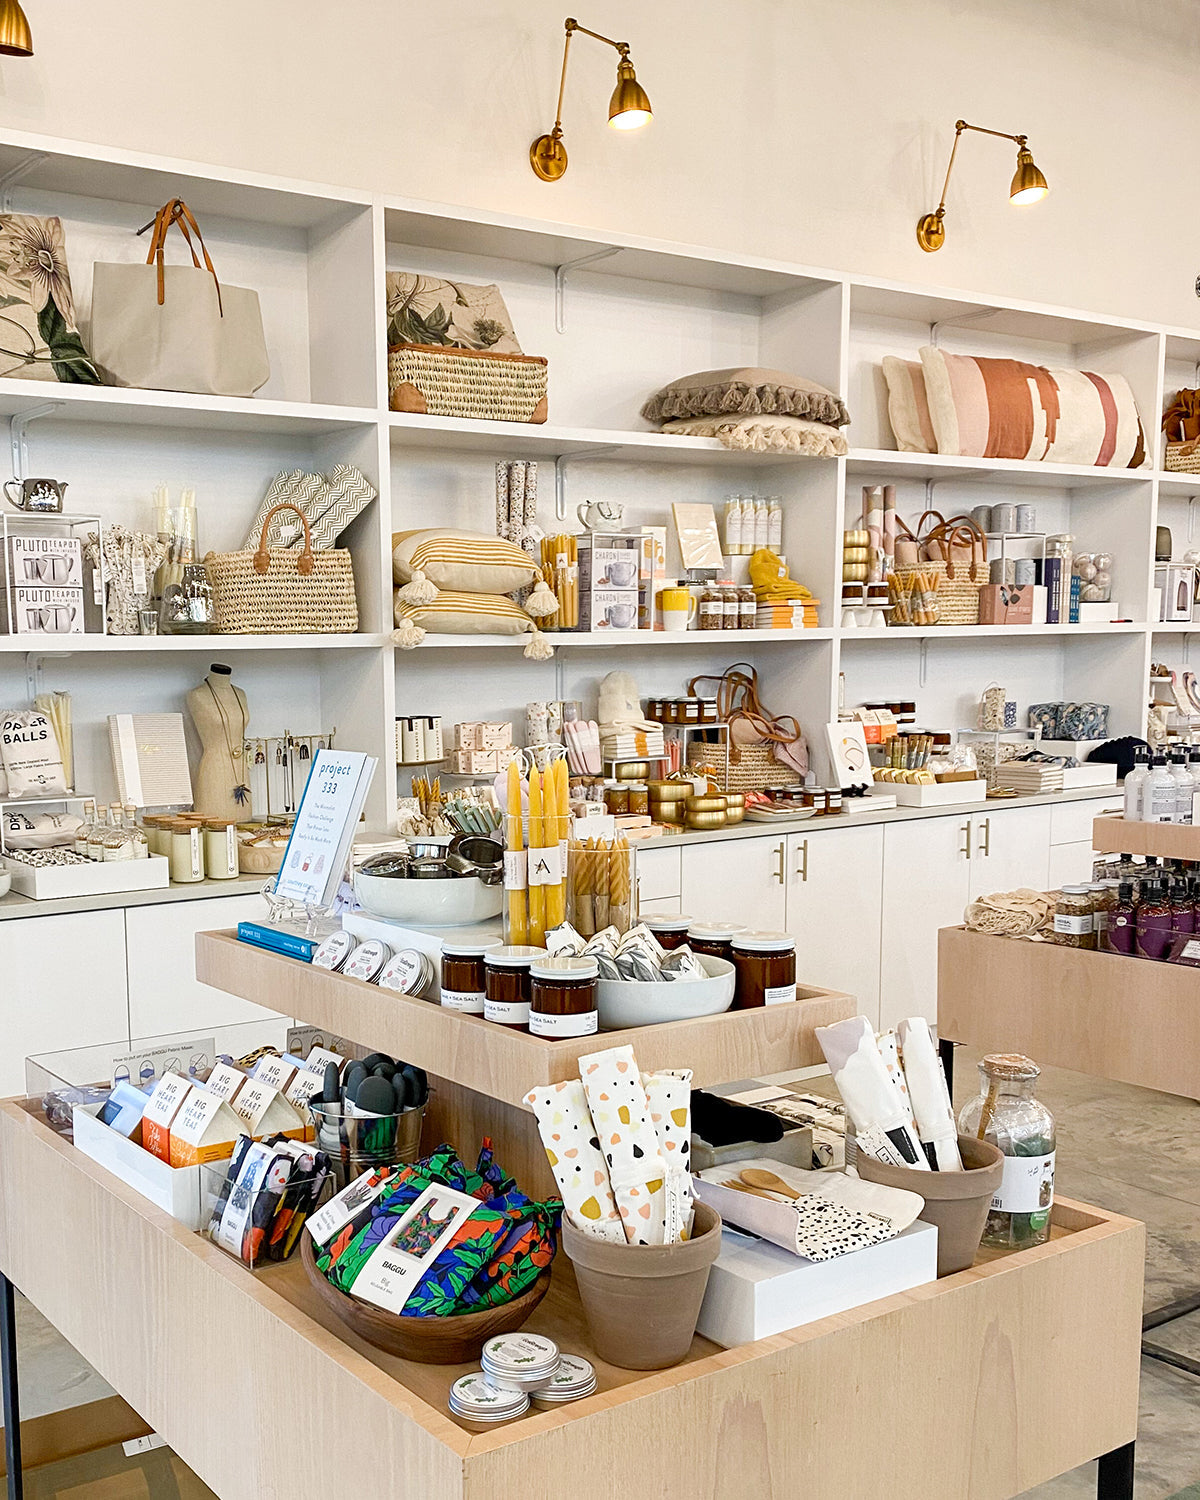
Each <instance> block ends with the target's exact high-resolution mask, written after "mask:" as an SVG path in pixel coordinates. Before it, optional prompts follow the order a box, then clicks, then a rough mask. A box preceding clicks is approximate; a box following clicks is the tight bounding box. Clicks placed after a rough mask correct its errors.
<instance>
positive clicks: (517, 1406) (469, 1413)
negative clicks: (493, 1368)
mask: <svg viewBox="0 0 1200 1500" xmlns="http://www.w3.org/2000/svg"><path fill="white" fill-rule="evenodd" d="M447 1405H448V1406H449V1407H450V1410H451V1411H452V1412H453V1413H454V1414H455V1416H457V1417H464V1418H466V1420H467V1421H469V1422H510V1421H512V1419H513V1418H514V1417H523V1416H524V1415H525V1413H526V1412H527V1411H528V1410H529V1397H528V1396H527V1395H526V1394H525V1392H524V1391H503V1390H499V1389H498V1388H497V1387H496V1386H494V1385H489V1384H488V1382H487V1381H486V1380H485V1379H484V1377H483V1375H482V1373H481V1372H480V1371H479V1370H476V1371H474V1372H473V1373H472V1374H470V1375H460V1376H459V1378H458V1379H457V1380H456V1381H455V1382H454V1384H453V1385H452V1386H451V1387H450V1396H449V1400H448V1401H447Z"/></svg>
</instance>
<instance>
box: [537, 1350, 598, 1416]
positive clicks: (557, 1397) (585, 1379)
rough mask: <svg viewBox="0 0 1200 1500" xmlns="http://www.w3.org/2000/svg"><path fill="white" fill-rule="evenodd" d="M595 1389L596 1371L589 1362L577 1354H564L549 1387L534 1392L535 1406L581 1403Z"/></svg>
mask: <svg viewBox="0 0 1200 1500" xmlns="http://www.w3.org/2000/svg"><path fill="white" fill-rule="evenodd" d="M595 1389H596V1371H595V1367H594V1366H593V1365H592V1363H591V1361H590V1360H586V1359H584V1358H583V1357H582V1356H581V1355H579V1354H564V1355H563V1356H562V1358H561V1359H560V1361H559V1365H558V1369H557V1370H556V1371H555V1372H554V1374H553V1375H552V1376H551V1377H550V1383H549V1385H545V1386H543V1387H542V1389H541V1390H540V1391H534V1393H533V1404H534V1405H535V1406H560V1405H562V1403H563V1402H566V1401H581V1400H582V1399H583V1397H584V1396H590V1395H591V1394H592V1392H593V1391H594V1390H595Z"/></svg>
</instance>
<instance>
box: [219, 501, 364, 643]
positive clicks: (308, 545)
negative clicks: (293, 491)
mask: <svg viewBox="0 0 1200 1500" xmlns="http://www.w3.org/2000/svg"><path fill="white" fill-rule="evenodd" d="M281 510H292V511H295V512H296V514H297V515H298V516H299V517H300V522H301V525H302V526H303V527H304V547H303V549H302V550H301V551H299V552H297V551H295V549H293V548H288V547H268V546H267V529H268V527H269V526H270V524H271V518H272V517H273V516H276V515H278V514H279V512H280V511H281ZM204 565H205V567H206V568H207V569H208V581H209V583H210V584H211V586H212V592H213V608H214V611H215V613H216V622H217V623H216V630H217V633H218V634H220V635H305V634H312V635H352V634H353V633H354V631H356V630H357V629H358V605H357V604H356V602H355V598H354V568H353V565H352V563H351V560H350V553H349V552H348V551H346V550H345V549H344V548H341V547H332V548H329V549H327V550H324V551H321V552H314V551H313V549H312V533H311V531H310V530H309V528H308V517H307V516H306V515H305V514H304V512H303V511H302V510H300V509H299V508H298V507H297V506H295V505H288V504H283V505H276V506H275V507H274V509H272V510H270V511H268V512H267V514H266V516H265V518H264V519H263V528H262V536H261V537H260V539H259V544H258V550H257V551H256V552H250V551H246V552H210V553H209V554H208V556H207V557H206V558H205V559H204Z"/></svg>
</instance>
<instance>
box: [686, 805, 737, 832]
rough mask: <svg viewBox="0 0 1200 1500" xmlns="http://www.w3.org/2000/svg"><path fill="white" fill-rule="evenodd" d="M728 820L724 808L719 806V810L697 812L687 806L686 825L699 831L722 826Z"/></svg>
mask: <svg viewBox="0 0 1200 1500" xmlns="http://www.w3.org/2000/svg"><path fill="white" fill-rule="evenodd" d="M728 821H729V820H728V818H727V816H726V813H725V809H724V808H721V810H720V811H719V812H716V811H713V812H698V811H696V810H695V809H694V808H690V807H689V808H688V814H687V826H688V827H689V828H696V829H699V830H701V831H707V830H710V829H713V828H724V827H725V825H726V823H727V822H728Z"/></svg>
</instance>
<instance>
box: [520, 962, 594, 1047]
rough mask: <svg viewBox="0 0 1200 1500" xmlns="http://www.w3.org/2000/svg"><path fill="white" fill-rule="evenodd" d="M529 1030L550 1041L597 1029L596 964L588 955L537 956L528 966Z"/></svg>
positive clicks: (590, 1032)
mask: <svg viewBox="0 0 1200 1500" xmlns="http://www.w3.org/2000/svg"><path fill="white" fill-rule="evenodd" d="M529 977H530V994H529V1000H530V1004H529V1030H530V1031H531V1032H532V1033H533V1035H534V1036H541V1037H547V1038H548V1039H550V1040H552V1041H554V1040H558V1039H559V1038H561V1037H576V1036H594V1035H595V1034H596V1032H597V1030H598V1029H599V1016H598V1015H597V1012H596V981H597V979H598V978H599V977H600V966H599V964H598V963H597V962H596V960H595V959H594V958H592V957H591V955H590V954H589V955H585V956H583V957H580V958H571V957H566V956H563V957H559V958H538V959H534V961H533V963H532V964H531V965H530V966H529Z"/></svg>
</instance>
